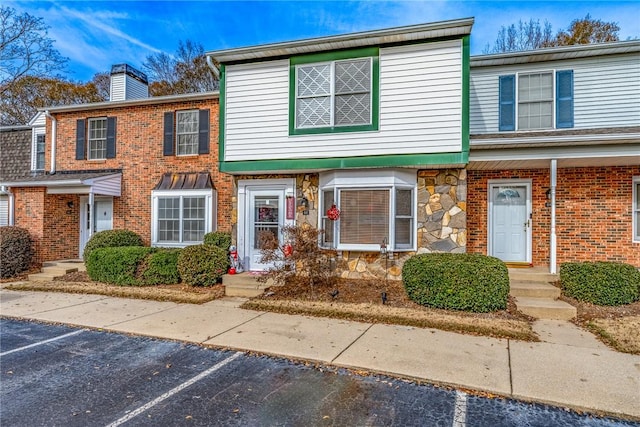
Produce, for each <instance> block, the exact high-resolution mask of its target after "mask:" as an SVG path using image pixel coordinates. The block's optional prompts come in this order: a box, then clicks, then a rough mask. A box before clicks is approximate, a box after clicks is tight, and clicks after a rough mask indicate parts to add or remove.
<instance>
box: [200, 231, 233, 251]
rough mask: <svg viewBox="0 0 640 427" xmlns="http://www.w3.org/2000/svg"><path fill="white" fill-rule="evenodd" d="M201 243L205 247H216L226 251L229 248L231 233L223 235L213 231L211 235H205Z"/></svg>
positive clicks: (220, 232)
mask: <svg viewBox="0 0 640 427" xmlns="http://www.w3.org/2000/svg"><path fill="white" fill-rule="evenodd" d="M203 243H204V244H205V245H213V246H217V247H219V248H222V249H224V250H225V251H228V250H229V246H231V233H225V232H224V231H213V232H211V233H207V234H205V235H204V242H203Z"/></svg>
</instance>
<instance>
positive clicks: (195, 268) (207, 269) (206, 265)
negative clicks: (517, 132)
mask: <svg viewBox="0 0 640 427" xmlns="http://www.w3.org/2000/svg"><path fill="white" fill-rule="evenodd" d="M228 268H229V257H228V254H227V251H226V250H224V249H222V248H219V247H217V246H213V245H204V244H203V245H194V246H187V247H186V248H184V249H183V250H182V251H181V252H180V255H178V272H179V273H180V277H181V278H182V281H183V282H185V283H188V284H190V285H193V286H213V285H215V284H216V283H218V282H219V280H220V279H221V278H222V275H223V274H225V273H226V272H227V269H228Z"/></svg>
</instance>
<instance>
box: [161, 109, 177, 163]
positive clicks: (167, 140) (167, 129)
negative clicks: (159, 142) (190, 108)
mask: <svg viewBox="0 0 640 427" xmlns="http://www.w3.org/2000/svg"><path fill="white" fill-rule="evenodd" d="M173 153H174V143H173V111H169V112H168V113H164V144H163V148H162V154H163V155H165V156H173Z"/></svg>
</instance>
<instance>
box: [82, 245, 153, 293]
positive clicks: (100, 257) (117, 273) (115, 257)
mask: <svg viewBox="0 0 640 427" xmlns="http://www.w3.org/2000/svg"><path fill="white" fill-rule="evenodd" d="M156 250H157V249H156V248H148V247H144V246H123V247H115V248H97V249H94V250H92V251H90V253H89V257H88V258H87V260H86V267H87V274H88V275H89V277H91V280H95V281H97V282H105V283H112V284H114V285H142V284H143V283H142V281H141V280H139V279H138V278H137V277H136V273H137V271H138V265H139V264H140V263H141V262H143V261H144V259H145V258H146V257H147V256H148V255H149V254H151V253H153V252H155V251H156Z"/></svg>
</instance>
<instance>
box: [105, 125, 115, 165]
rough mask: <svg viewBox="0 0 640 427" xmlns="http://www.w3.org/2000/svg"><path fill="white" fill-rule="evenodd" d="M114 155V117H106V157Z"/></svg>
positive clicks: (113, 157)
mask: <svg viewBox="0 0 640 427" xmlns="http://www.w3.org/2000/svg"><path fill="white" fill-rule="evenodd" d="M115 157H116V118H115V117H107V159H115Z"/></svg>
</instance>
